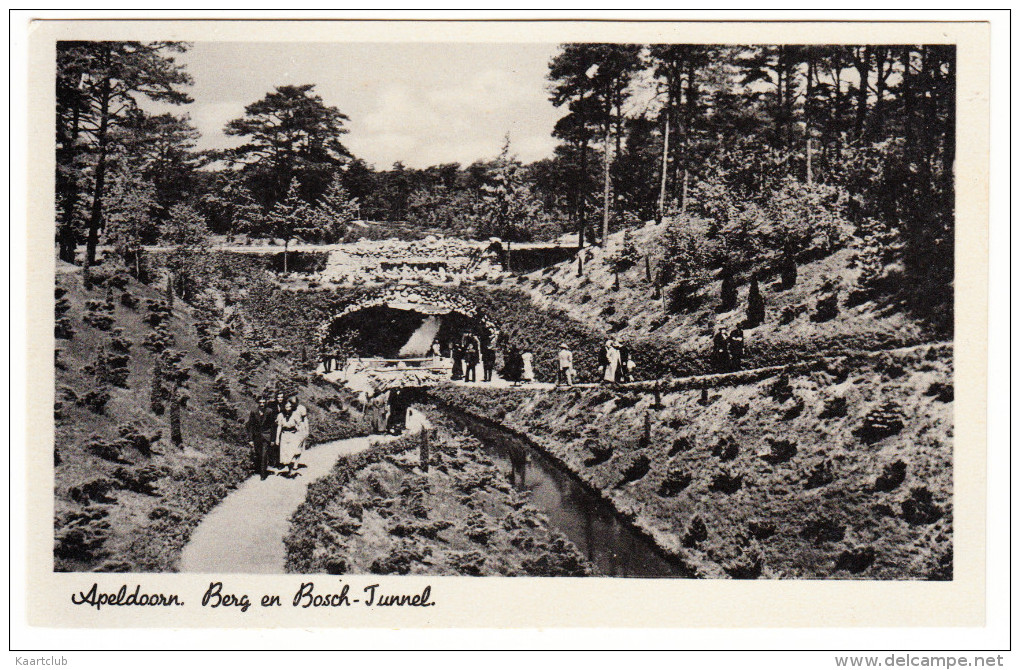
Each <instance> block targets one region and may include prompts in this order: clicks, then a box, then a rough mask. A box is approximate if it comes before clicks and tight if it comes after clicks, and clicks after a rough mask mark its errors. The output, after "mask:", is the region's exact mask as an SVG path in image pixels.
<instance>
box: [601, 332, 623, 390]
mask: <svg viewBox="0 0 1020 670" xmlns="http://www.w3.org/2000/svg"><path fill="white" fill-rule="evenodd" d="M619 367H620V350H619V349H617V348H616V342H614V341H613V340H609V341H608V342H606V371H605V373H603V375H602V379H603V380H604V381H607V382H609V383H610V384H615V383H616V371H617V370H618V369H619Z"/></svg>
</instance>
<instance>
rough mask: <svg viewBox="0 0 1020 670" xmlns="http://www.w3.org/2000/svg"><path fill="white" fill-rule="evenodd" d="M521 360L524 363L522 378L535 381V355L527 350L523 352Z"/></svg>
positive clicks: (526, 380) (525, 380)
mask: <svg viewBox="0 0 1020 670" xmlns="http://www.w3.org/2000/svg"><path fill="white" fill-rule="evenodd" d="M521 362H522V363H523V364H524V371H523V372H522V373H521V380H522V381H524V382H533V381H535V355H534V354H532V353H531V352H530V351H525V352H524V353H523V354H521Z"/></svg>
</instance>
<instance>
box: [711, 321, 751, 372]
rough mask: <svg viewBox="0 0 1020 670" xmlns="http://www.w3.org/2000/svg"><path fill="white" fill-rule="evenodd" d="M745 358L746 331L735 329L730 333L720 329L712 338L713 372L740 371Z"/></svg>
mask: <svg viewBox="0 0 1020 670" xmlns="http://www.w3.org/2000/svg"><path fill="white" fill-rule="evenodd" d="M743 358H744V331H743V330H741V329H740V328H734V329H733V330H732V331H730V332H729V333H727V332H726V329H724V328H719V329H718V330H716V331H715V335H714V336H713V337H712V358H711V361H710V362H711V364H712V370H714V371H715V372H733V371H735V370H739V369H740V366H741V364H742V361H743Z"/></svg>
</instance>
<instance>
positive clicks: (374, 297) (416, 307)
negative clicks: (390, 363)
mask: <svg viewBox="0 0 1020 670" xmlns="http://www.w3.org/2000/svg"><path fill="white" fill-rule="evenodd" d="M465 333H471V334H473V335H474V336H475V337H477V338H478V341H479V343H480V344H481V345H482V346H492V345H493V344H494V343H495V342H496V340H497V338H498V336H499V330H498V328H497V327H496V324H495V323H494V322H492V321H491V320H490V319H489V318H488V317H487V316H486V315H485V314H484V313H483V312H482V310H481V309H480V308H479V306H478V305H476V304H475V303H474V302H472V301H471V300H468V299H466V298H464V297H463V296H460V295H457V294H454V293H449V292H446V291H442V290H439V289H436V288H433V287H428V286H421V285H418V286H413V287H391V288H387V289H383V290H380V291H377V292H375V293H372V294H370V295H368V296H366V297H364V298H362V299H360V300H357V301H355V302H353V303H351V304H349V305H346V306H345V307H344V308H343V309H341V310H339V311H338V312H336V313H334V314H333V315H331V316H330V317H329V318H327V319H326V320H325V322H323V323H322V325H321V326H320V330H319V341H320V343H321V345H322V348H323V350H327V351H328V350H331V349H335V348H337V347H339V346H340V345H341V343H344V344H345V345H346V346H348V347H350V349H352V350H353V353H355V354H356V355H358V356H360V357H372V358H414V357H419V356H426V355H428V352H429V351H430V349H431V344H432V342H434V341H435V342H439V343H440V344H441V346H443V347H444V351H445V349H446V347H448V345H449V344H450V343H451V342H452V341H454V340H458V341H459V340H460V339H461V338H462V336H463V335H464V334H465Z"/></svg>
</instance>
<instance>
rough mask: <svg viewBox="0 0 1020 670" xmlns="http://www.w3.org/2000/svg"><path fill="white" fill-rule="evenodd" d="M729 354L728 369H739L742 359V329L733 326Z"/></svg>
mask: <svg viewBox="0 0 1020 670" xmlns="http://www.w3.org/2000/svg"><path fill="white" fill-rule="evenodd" d="M729 354H730V357H729V358H730V360H729V363H730V369H731V370H734V371H736V370H739V369H740V367H741V365H742V363H743V360H744V331H742V330H741V329H740V328H734V329H733V332H731V333H730V346H729Z"/></svg>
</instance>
